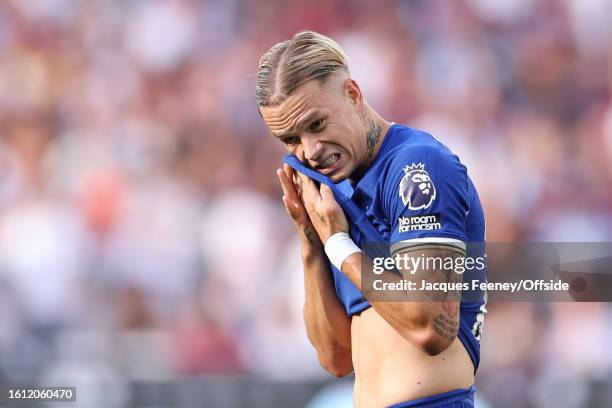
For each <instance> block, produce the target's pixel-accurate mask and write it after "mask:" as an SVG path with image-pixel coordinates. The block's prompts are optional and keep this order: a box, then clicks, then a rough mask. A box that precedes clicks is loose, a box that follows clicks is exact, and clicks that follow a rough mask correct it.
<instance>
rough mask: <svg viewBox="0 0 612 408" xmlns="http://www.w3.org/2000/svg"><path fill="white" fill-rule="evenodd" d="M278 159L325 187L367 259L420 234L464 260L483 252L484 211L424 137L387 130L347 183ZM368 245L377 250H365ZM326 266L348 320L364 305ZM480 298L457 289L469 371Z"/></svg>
mask: <svg viewBox="0 0 612 408" xmlns="http://www.w3.org/2000/svg"><path fill="white" fill-rule="evenodd" d="M284 161H285V163H287V164H288V165H289V166H291V167H293V168H294V169H295V170H297V171H299V172H300V173H303V174H305V175H307V176H309V177H310V178H312V179H313V180H316V181H317V182H319V183H322V184H326V185H328V186H329V187H330V188H331V190H332V191H333V193H334V196H335V198H336V200H337V201H338V203H339V204H340V206H341V207H342V209H343V210H344V213H345V214H346V217H347V220H348V222H349V227H350V229H349V234H350V236H351V238H352V239H353V241H354V242H355V243H356V244H357V245H358V246H359V247H360V248H362V250H364V252H365V253H366V254H367V255H368V256H369V257H370V258H374V257H378V256H389V255H390V253H389V248H390V246H391V245H392V244H395V243H397V242H400V241H404V240H409V239H415V238H428V237H429V238H451V239H455V240H459V241H462V242H464V243H469V245H468V248H467V255H468V256H470V257H474V258H476V257H478V256H483V255H484V240H485V224H484V213H483V210H482V206H481V204H480V199H479V197H478V193H477V192H476V189H475V187H474V184H473V183H472V181H471V180H470V178H469V176H468V174H467V170H466V168H465V166H464V165H463V164H461V162H460V161H459V159H458V158H457V156H455V155H454V154H452V153H451V151H450V150H449V149H448V148H447V147H446V146H444V145H443V144H442V143H440V142H439V141H438V140H437V139H435V138H434V137H433V136H431V135H429V134H427V133H425V132H421V131H419V130H415V129H411V128H408V127H406V126H402V125H397V124H395V125H393V126H391V128H390V129H389V130H388V132H387V134H386V135H385V139H384V141H383V143H382V145H381V147H380V150H379V152H378V154H377V156H376V158H375V160H374V162H373V163H372V165H371V166H370V168H369V169H368V170H367V172H366V173H365V174H364V175H363V177H362V178H361V179H360V180H356V184H355V185H354V186H353V185H351V183H350V182H349V181H347V180H345V181H343V182H341V183H338V184H335V183H333V182H332V181H331V180H330V179H329V178H327V177H326V176H324V175H322V174H320V173H318V172H316V171H314V170H312V169H310V168H309V167H307V166H306V165H304V164H303V163H302V162H300V161H299V160H298V159H297V158H296V157H295V156H292V155H288V156H286V157H285V159H284ZM415 220H416V221H421V220H433V221H432V222H424V223H420V222H414V221H415ZM373 243H384V244H385V245H367V244H373ZM474 243H475V244H474ZM385 248H386V249H385ZM330 268H331V270H332V275H333V280H334V285H335V288H336V294H337V296H338V298H339V299H340V301H341V302H342V304H343V305H344V308H345V310H346V312H347V314H348V315H349V316H352V315H354V314H357V313H360V312H362V311H363V310H365V309H367V308H368V307H370V304H369V303H368V302H367V301H366V300H365V298H364V297H363V295H362V294H361V292H360V291H359V290H358V289H357V287H355V285H353V283H352V282H351V281H350V280H349V279H348V278H347V277H346V276H345V275H344V274H343V273H342V272H341V271H339V270H338V269H336V268H335V267H333V266H332V265H330ZM485 272H486V271H478V270H472V271H466V273H465V274H464V281H471V280H472V279H477V280H480V281H485V280H486V276H485ZM484 296H485V294H484V293H480V292H477V293H466V292H464V293H463V295H462V301H461V315H460V326H459V327H460V328H459V333H458V337H459V339H460V340H461V342H462V343H463V344H464V346H465V348H466V350H467V351H468V353H469V355H470V358H471V359H472V362H473V364H474V367H475V369H476V368H478V365H479V362H480V342H479V337H480V330H481V324H482V320H483V316H484V312H485V309H484V305H485V298H484Z"/></svg>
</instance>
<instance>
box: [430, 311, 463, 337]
mask: <svg viewBox="0 0 612 408" xmlns="http://www.w3.org/2000/svg"><path fill="white" fill-rule="evenodd" d="M458 326H459V323H458V322H456V321H454V320H452V319H449V318H448V317H446V316H444V315H443V314H439V315H438V316H437V317H435V318H434V319H433V328H434V330H435V331H436V333H438V335H439V336H440V337H442V338H443V339H446V340H449V341H453V340H455V337H457V328H458Z"/></svg>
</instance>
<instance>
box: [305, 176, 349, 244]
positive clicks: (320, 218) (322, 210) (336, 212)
mask: <svg viewBox="0 0 612 408" xmlns="http://www.w3.org/2000/svg"><path fill="white" fill-rule="evenodd" d="M298 178H299V185H300V186H301V198H302V202H303V204H304V208H306V212H307V213H308V217H309V218H310V222H311V223H312V225H313V226H314V228H315V230H316V231H317V234H319V238H320V239H321V242H323V243H325V242H326V241H327V240H328V238H329V237H331V236H332V235H334V234H335V233H336V232H348V229H349V227H348V221H347V220H346V216H345V215H344V211H342V208H341V207H340V204H338V202H337V201H336V199H335V198H334V193H333V192H332V191H331V189H330V188H329V187H328V186H327V185H325V184H321V187H320V188H319V187H317V185H316V184H315V182H314V181H313V180H312V179H311V178H310V177H307V176H305V175H303V174H298Z"/></svg>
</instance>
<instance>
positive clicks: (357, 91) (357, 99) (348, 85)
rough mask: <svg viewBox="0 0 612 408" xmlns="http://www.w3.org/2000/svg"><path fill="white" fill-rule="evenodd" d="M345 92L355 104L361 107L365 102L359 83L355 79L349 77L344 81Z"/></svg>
mask: <svg viewBox="0 0 612 408" xmlns="http://www.w3.org/2000/svg"><path fill="white" fill-rule="evenodd" d="M344 92H345V95H346V96H347V97H348V98H349V100H350V101H351V103H352V104H353V105H356V106H357V107H359V106H361V104H363V94H362V93H361V88H359V84H357V81H355V80H354V79H352V78H348V79H346V80H345V81H344Z"/></svg>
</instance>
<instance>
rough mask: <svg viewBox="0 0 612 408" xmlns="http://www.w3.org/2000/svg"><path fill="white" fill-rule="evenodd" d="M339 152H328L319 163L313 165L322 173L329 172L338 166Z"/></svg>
mask: <svg viewBox="0 0 612 408" xmlns="http://www.w3.org/2000/svg"><path fill="white" fill-rule="evenodd" d="M339 163H340V153H332V154H330V155H329V156H328V157H327V158H326V159H325V160H324V161H323V162H322V163H321V164H319V165H318V166H316V167H315V169H316V170H318V171H319V172H320V173H322V174H325V175H327V174H330V173H332V172H333V171H334V170H336V169H337V168H338V167H339Z"/></svg>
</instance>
